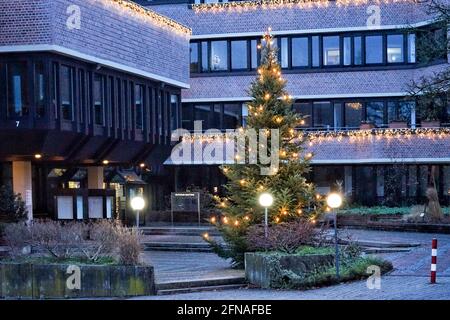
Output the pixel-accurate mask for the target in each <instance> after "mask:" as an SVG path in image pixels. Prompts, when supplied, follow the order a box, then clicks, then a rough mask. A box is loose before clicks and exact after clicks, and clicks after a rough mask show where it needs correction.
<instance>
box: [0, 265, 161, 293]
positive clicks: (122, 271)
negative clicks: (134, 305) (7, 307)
mask: <svg viewBox="0 0 450 320" xmlns="http://www.w3.org/2000/svg"><path fill="white" fill-rule="evenodd" d="M69 267H71V265H68V264H20V263H0V298H13V299H63V298H93V297H133V296H143V295H155V294H156V289H155V279H154V270H153V267H152V266H107V265H79V266H76V267H79V268H80V269H79V270H80V289H71V288H69V287H68V286H67V282H68V279H69V277H71V276H72V277H74V276H73V275H74V271H70V269H69ZM68 271H69V272H68Z"/></svg>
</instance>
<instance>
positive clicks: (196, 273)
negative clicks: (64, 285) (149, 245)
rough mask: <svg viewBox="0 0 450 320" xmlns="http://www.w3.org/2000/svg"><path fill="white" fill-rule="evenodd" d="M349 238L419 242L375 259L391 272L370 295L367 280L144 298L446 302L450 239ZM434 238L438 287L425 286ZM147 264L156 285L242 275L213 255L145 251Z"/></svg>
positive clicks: (355, 233) (376, 234) (370, 234)
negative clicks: (303, 287)
mask: <svg viewBox="0 0 450 320" xmlns="http://www.w3.org/2000/svg"><path fill="white" fill-rule="evenodd" d="M341 233H342V234H343V233H347V234H348V235H350V236H351V237H352V238H353V239H361V240H372V241H383V242H398V243H405V242H409V243H419V244H420V246H419V247H416V248H413V249H412V250H411V251H410V252H401V253H387V254H379V256H382V257H383V258H385V259H388V260H390V261H391V262H392V263H393V265H394V271H392V272H391V273H390V274H388V275H385V276H383V277H382V281H381V289H380V290H376V289H373V290H370V289H368V288H367V286H366V282H365V281H358V282H353V283H347V284H341V285H337V286H332V287H327V288H320V289H314V290H307V291H279V290H260V289H241V290H229V291H216V292H213V293H211V292H199V293H190V294H179V295H169V296H156V297H144V298H143V299H151V300H159V299H160V300H190V299H194V300H195V299H199V300H202V299H204V300H211V299H212V300H233V299H249V300H258V299H269V300H270V299H275V300H277V299H281V300H296V299H299V300H301V299H308V300H309V299H326V300H335V299H369V300H372V299H375V300H377V299H444V300H450V235H441V234H439V235H436V234H422V233H402V232H383V231H366V230H342V231H341ZM432 238H437V239H438V242H439V248H438V284H436V285H430V284H429V273H430V260H431V258H430V254H431V247H430V246H431V239H432ZM144 257H145V260H146V261H147V262H149V263H152V264H153V265H154V266H155V270H156V281H157V282H158V283H164V282H168V281H171V282H173V281H177V280H178V281H187V280H200V279H206V278H221V277H229V276H241V275H243V271H241V270H233V269H231V268H230V265H229V263H228V262H227V261H225V260H222V259H220V258H218V257H217V256H216V255H214V254H212V253H184V252H158V251H153V252H147V253H145V254H144Z"/></svg>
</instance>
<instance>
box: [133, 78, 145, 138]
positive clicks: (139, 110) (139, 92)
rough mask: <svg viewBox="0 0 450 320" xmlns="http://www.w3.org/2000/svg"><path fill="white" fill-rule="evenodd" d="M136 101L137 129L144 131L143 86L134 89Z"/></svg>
mask: <svg viewBox="0 0 450 320" xmlns="http://www.w3.org/2000/svg"><path fill="white" fill-rule="evenodd" d="M134 100H135V108H136V109H135V110H136V129H139V130H142V129H143V127H144V112H143V107H144V88H143V87H142V86H141V85H136V86H135V87H134Z"/></svg>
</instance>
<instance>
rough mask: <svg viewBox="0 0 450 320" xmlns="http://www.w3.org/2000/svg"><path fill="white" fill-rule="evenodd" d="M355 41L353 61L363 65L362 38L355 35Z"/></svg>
mask: <svg viewBox="0 0 450 320" xmlns="http://www.w3.org/2000/svg"><path fill="white" fill-rule="evenodd" d="M353 43H354V48H353V54H354V58H353V59H354V61H353V63H354V64H355V65H361V64H362V39H361V37H354V38H353Z"/></svg>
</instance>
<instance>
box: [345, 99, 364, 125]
mask: <svg viewBox="0 0 450 320" xmlns="http://www.w3.org/2000/svg"><path fill="white" fill-rule="evenodd" d="M361 115H362V103H360V102H348V103H346V104H345V126H346V127H347V128H358V127H359V125H360V124H361Z"/></svg>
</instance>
